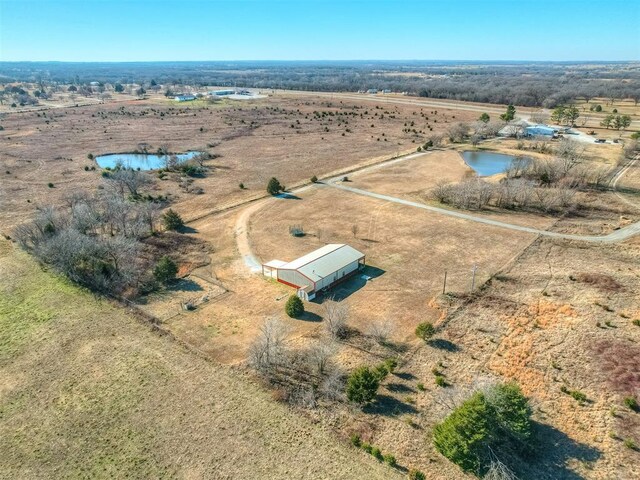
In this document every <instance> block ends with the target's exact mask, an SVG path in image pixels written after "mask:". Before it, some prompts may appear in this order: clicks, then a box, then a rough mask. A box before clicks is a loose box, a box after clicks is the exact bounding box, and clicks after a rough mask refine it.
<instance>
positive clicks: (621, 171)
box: [611, 155, 640, 208]
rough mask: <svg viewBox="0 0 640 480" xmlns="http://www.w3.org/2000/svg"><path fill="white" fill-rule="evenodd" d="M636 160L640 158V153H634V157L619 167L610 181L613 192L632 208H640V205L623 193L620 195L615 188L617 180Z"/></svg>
mask: <svg viewBox="0 0 640 480" xmlns="http://www.w3.org/2000/svg"><path fill="white" fill-rule="evenodd" d="M638 160H640V155H636V156H635V158H634V159H633V160H631V161H630V162H629V163H627V164H626V165H625V166H624V167H623V168H621V169H620V171H619V172H618V173H616V175H615V176H614V177H613V179H612V182H611V188H612V189H613V191H614V193H615V194H616V196H617V197H618V198H619V199H620V200H622V201H623V202H625V203H626V204H627V205H631V206H632V207H634V208H640V205H638V204H637V203H635V202H632V201H631V200H629V199H628V198H627V197H625V196H624V195H622V194H621V193H620V192H619V191H618V190H617V186H618V182H619V181H620V179H621V178H622V177H623V176H624V174H625V173H627V172H628V171H629V170H630V169H631V168H632V167H633V166H634V165H635V164H636V163H637V162H638Z"/></svg>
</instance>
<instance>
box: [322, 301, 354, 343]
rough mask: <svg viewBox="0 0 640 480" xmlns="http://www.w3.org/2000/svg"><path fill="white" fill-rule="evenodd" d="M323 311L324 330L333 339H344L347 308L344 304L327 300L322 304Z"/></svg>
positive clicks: (347, 315) (347, 314) (347, 316)
mask: <svg viewBox="0 0 640 480" xmlns="http://www.w3.org/2000/svg"><path fill="white" fill-rule="evenodd" d="M322 308H323V310H324V328H325V330H326V332H327V333H328V334H329V335H330V336H331V337H333V338H344V336H345V335H346V333H347V319H348V318H349V306H348V305H347V304H346V303H345V302H337V301H335V300H333V299H327V300H325V301H324V302H323V303H322Z"/></svg>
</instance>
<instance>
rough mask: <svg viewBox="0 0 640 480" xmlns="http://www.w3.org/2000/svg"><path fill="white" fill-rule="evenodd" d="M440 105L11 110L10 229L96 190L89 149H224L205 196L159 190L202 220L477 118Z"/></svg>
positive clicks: (7, 152)
mask: <svg viewBox="0 0 640 480" xmlns="http://www.w3.org/2000/svg"><path fill="white" fill-rule="evenodd" d="M432 111H434V110H430V109H428V108H423V109H421V108H419V107H414V106H410V105H409V106H407V105H399V106H393V105H390V106H384V107H383V106H380V105H372V106H370V107H368V106H363V105H360V104H358V103H357V102H353V101H351V102H350V101H346V100H345V101H341V100H333V101H332V100H331V99H326V98H324V97H314V96H313V95H309V96H301V97H294V98H291V97H290V96H286V97H284V96H281V97H277V96H276V97H270V98H266V99H256V100H254V101H229V100H223V101H221V102H220V103H217V104H214V105H211V106H209V105H207V104H205V103H204V102H200V101H198V102H197V103H196V104H194V105H190V104H188V103H176V102H174V101H173V100H167V99H164V98H151V99H148V100H131V101H128V102H117V103H105V104H101V105H92V106H85V107H78V108H58V109H51V110H46V111H44V112H23V113H13V114H10V115H7V116H6V117H5V118H4V119H3V120H2V126H3V127H4V130H3V131H2V132H1V134H2V139H3V141H2V143H1V144H0V168H1V172H2V183H3V187H4V188H3V192H2V193H3V198H2V202H3V208H2V217H0V220H1V222H2V225H3V228H9V227H11V226H15V225H16V224H17V223H19V222H21V221H22V220H24V218H25V217H28V216H29V215H31V214H32V213H33V211H34V210H35V208H36V207H37V206H40V205H45V204H59V203H61V202H62V201H63V198H64V197H65V196H66V195H69V194H71V193H73V192H74V191H78V190H80V189H95V188H96V187H97V185H98V184H99V183H100V182H101V178H100V169H99V168H98V167H97V165H96V162H95V161H94V160H90V159H88V158H87V155H88V154H93V155H95V156H97V155H100V154H106V153H121V152H133V151H135V150H138V149H141V148H142V147H144V146H146V147H147V148H148V149H149V151H156V150H157V149H158V148H159V147H161V146H166V147H167V148H168V149H169V150H170V151H172V152H183V151H187V150H198V151H206V152H210V153H215V154H218V155H221V156H220V157H219V158H216V159H214V160H210V161H208V162H207V166H208V167H209V172H208V175H207V176H206V177H205V178H202V179H196V180H195V181H194V183H193V184H192V185H191V187H192V188H196V187H199V188H202V189H203V191H204V194H203V195H197V194H194V193H186V192H185V191H184V189H182V188H180V187H179V186H178V184H177V183H178V182H177V181H175V180H172V179H167V180H164V181H161V182H158V183H157V186H156V187H155V189H156V191H157V192H158V193H166V194H169V195H170V196H171V198H172V200H173V203H174V206H175V208H176V209H177V210H178V211H180V212H181V213H183V214H184V215H185V217H187V218H190V217H195V216H198V215H200V214H201V213H202V212H206V211H208V210H213V209H216V208H220V206H221V205H226V204H229V203H233V202H235V201H241V200H243V199H249V198H254V197H255V196H256V195H258V196H261V195H263V194H264V188H265V185H266V183H267V181H268V180H269V178H270V177H272V176H276V177H277V178H278V179H279V180H280V181H281V182H282V183H283V184H284V185H286V186H292V185H294V184H296V183H299V182H304V181H308V179H309V178H310V177H311V175H314V174H315V175H317V176H322V175H325V174H328V173H330V172H333V171H335V170H339V169H344V168H347V167H350V166H352V165H354V164H357V163H360V162H363V161H369V160H371V159H372V158H376V157H380V158H385V157H388V156H393V155H395V154H398V153H402V152H406V151H410V150H415V148H416V146H417V145H419V144H421V143H423V142H424V140H423V139H424V138H426V136H428V135H429V134H430V133H431V131H430V130H429V127H427V125H429V126H430V127H431V128H432V129H433V131H443V130H444V129H446V128H447V126H448V125H449V124H450V123H452V122H456V121H460V120H471V119H473V118H475V117H476V115H475V114H474V113H469V112H458V111H446V110H439V111H438V113H437V114H435V113H431V112H432ZM313 112H318V115H314V113H313ZM322 113H324V114H325V115H324V116H322ZM421 113H423V114H424V117H423V116H422V115H421ZM425 117H428V118H429V119H428V120H427V119H426V118H425ZM412 121H413V122H415V125H414V127H415V129H416V130H417V131H420V130H421V131H424V132H425V133H424V134H419V133H418V134H414V133H406V132H403V129H405V128H407V127H405V123H407V124H409V123H410V122H412ZM414 127H412V128H414ZM414 141H415V142H417V143H413V142H414ZM211 145H217V146H215V147H211ZM85 167H96V170H88V171H87V170H85ZM49 183H51V184H53V187H52V188H49V187H48V184H49ZM240 183H243V184H244V186H245V189H244V190H242V189H240V188H239V184H240Z"/></svg>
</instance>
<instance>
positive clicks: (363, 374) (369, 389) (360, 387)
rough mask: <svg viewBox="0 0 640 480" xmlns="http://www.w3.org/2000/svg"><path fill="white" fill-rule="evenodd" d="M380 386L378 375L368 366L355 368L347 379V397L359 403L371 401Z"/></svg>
mask: <svg viewBox="0 0 640 480" xmlns="http://www.w3.org/2000/svg"><path fill="white" fill-rule="evenodd" d="M379 386H380V379H379V377H378V375H377V374H376V373H375V372H373V371H372V370H371V369H370V368H369V367H366V366H363V367H359V368H357V369H355V370H354V371H353V372H352V373H351V375H349V379H348V380H347V390H346V393H347V399H348V400H349V401H350V402H354V403H357V404H360V405H364V404H367V403H370V402H372V401H373V399H374V398H375V397H376V393H377V392H378V387H379Z"/></svg>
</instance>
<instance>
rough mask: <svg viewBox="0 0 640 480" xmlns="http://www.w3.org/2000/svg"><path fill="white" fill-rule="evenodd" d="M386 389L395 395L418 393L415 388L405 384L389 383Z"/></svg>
mask: <svg viewBox="0 0 640 480" xmlns="http://www.w3.org/2000/svg"><path fill="white" fill-rule="evenodd" d="M385 387H387V390H389V391H390V392H393V393H405V394H409V393H416V391H415V390H414V389H413V388H411V387H410V386H408V385H405V384H404V383H387V384H386V385H385Z"/></svg>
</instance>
